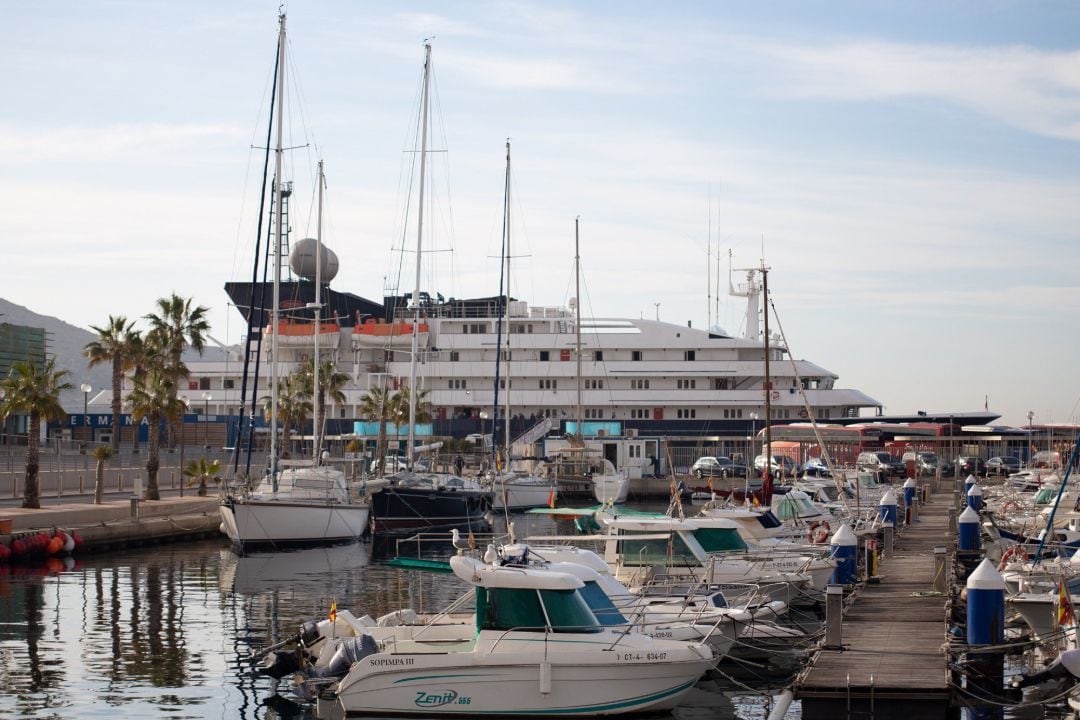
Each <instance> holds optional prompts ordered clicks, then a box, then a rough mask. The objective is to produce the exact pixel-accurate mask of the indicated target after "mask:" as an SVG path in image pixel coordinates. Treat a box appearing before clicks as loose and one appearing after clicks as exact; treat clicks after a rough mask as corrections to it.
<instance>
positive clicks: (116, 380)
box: [98, 357, 124, 502]
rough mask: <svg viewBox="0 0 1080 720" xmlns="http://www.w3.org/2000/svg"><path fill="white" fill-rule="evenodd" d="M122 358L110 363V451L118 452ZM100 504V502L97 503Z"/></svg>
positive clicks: (115, 358) (116, 358) (115, 453)
mask: <svg viewBox="0 0 1080 720" xmlns="http://www.w3.org/2000/svg"><path fill="white" fill-rule="evenodd" d="M123 362H124V360H123V358H121V357H114V358H113V363H112V443H111V444H112V451H113V455H117V454H119V452H120V410H121V407H122V406H121V403H120V380H121V378H122V377H123ZM98 502H100V500H99V501H98Z"/></svg>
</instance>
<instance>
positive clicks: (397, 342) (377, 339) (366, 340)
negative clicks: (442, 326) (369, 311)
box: [353, 318, 429, 348]
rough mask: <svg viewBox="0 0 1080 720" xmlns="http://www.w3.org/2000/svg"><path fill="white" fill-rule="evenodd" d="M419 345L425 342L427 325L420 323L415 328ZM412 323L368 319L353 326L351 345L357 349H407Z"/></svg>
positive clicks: (427, 330) (410, 337) (411, 334)
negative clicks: (357, 347)
mask: <svg viewBox="0 0 1080 720" xmlns="http://www.w3.org/2000/svg"><path fill="white" fill-rule="evenodd" d="M416 331H417V334H418V335H419V338H418V340H419V341H420V343H421V344H423V343H426V342H427V337H428V332H429V329H428V324H427V323H426V322H421V323H419V324H418V325H417V328H416ZM412 336H413V323H412V322H409V321H406V320H400V321H396V322H392V323H388V322H385V321H383V320H376V319H375V318H368V319H367V320H365V321H364V322H362V323H358V324H356V325H354V326H353V345H355V346H359V347H370V348H385V347H408V346H409V344H410V343H412Z"/></svg>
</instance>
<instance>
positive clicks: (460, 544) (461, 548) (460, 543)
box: [450, 528, 469, 555]
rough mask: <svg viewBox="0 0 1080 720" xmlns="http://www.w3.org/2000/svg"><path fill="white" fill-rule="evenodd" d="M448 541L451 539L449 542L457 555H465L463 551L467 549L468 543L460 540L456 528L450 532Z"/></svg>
mask: <svg viewBox="0 0 1080 720" xmlns="http://www.w3.org/2000/svg"><path fill="white" fill-rule="evenodd" d="M450 539H451V542H452V543H453V544H454V547H456V548H457V554H458V555H464V554H465V549H466V548H467V547H469V545H468V543H466V542H463V541H462V540H461V533H459V532H458V529H457V528H454V529H453V530H451V531H450Z"/></svg>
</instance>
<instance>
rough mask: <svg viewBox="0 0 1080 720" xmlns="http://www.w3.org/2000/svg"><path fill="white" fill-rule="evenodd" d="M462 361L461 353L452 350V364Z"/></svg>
mask: <svg viewBox="0 0 1080 720" xmlns="http://www.w3.org/2000/svg"><path fill="white" fill-rule="evenodd" d="M460 359H461V353H459V352H458V351H457V350H451V351H450V362H457V361H458V360H460Z"/></svg>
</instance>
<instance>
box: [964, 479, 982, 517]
mask: <svg viewBox="0 0 1080 720" xmlns="http://www.w3.org/2000/svg"><path fill="white" fill-rule="evenodd" d="M967 504H968V507H970V508H971V509H972V510H974V511H975V512H979V511H980V510H982V488H981V487H979V486H978V485H972V486H971V489H970V490H968V492H967Z"/></svg>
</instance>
